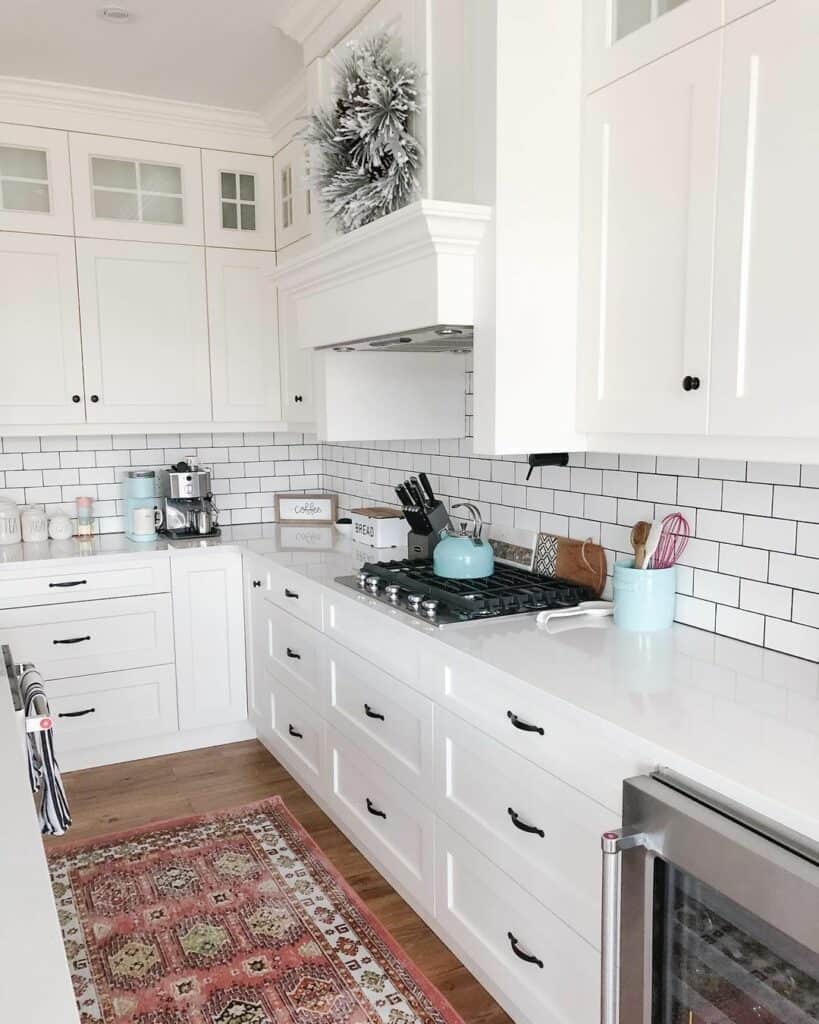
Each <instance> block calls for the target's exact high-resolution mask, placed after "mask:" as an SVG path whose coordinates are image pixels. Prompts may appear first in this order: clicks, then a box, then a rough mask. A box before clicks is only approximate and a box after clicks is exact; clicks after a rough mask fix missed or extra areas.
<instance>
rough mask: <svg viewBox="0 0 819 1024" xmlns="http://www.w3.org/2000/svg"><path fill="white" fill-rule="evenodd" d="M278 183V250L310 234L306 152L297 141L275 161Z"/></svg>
mask: <svg viewBox="0 0 819 1024" xmlns="http://www.w3.org/2000/svg"><path fill="white" fill-rule="evenodd" d="M273 173H274V176H275V182H276V248H277V249H284V248H285V247H286V246H288V245H290V244H291V243H293V242H297V241H298V240H299V239H300V238H304V237H305V236H307V235H309V234H310V218H311V215H312V195H311V193H310V189H309V188H308V187H307V158H306V148H305V145H304V142H302V140H301V139H298V138H296V139H293V140H292V141H291V142H289V143H288V144H287V145H286V146H285V147H284V149H282V150H280V151H279V152H278V153H277V154H276V156H275V157H274V159H273Z"/></svg>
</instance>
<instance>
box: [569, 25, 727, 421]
mask: <svg viewBox="0 0 819 1024" xmlns="http://www.w3.org/2000/svg"><path fill="white" fill-rule="evenodd" d="M720 54H721V43H720V36H719V34H714V35H711V36H708V37H707V38H705V39H702V40H700V41H699V42H697V43H692V44H691V45H690V46H686V47H685V48H684V49H682V50H679V51H677V52H676V53H673V54H671V55H670V56H668V57H666V58H665V59H664V60H661V61H658V62H657V63H656V64H652V65H651V66H650V67H647V68H644V69H642V70H641V71H638V72H636V73H635V74H633V75H630V76H629V77H628V78H625V79H623V80H622V81H621V82H617V83H616V84H615V85H612V86H610V87H609V88H607V89H604V90H602V91H601V92H599V93H596V94H595V95H594V96H591V97H589V99H588V101H587V103H588V106H587V121H586V144H585V155H584V195H585V199H584V209H583V228H582V232H583V236H582V256H581V275H582V282H581V287H582V299H581V313H580V352H579V366H578V371H579V376H578V428H579V429H580V430H587V431H601V432H612V433H614V432H621V431H622V432H626V433H628V432H645V433H651V434H681V433H684V434H688V433H703V432H704V431H705V427H706V409H707V389H708V357H709V337H710V330H711V285H712V264H713V233H714V202H715V193H716V185H717V149H718V131H719V90H720ZM687 377H688V378H693V379H694V380H693V382H692V380H689V381H685V378H687ZM686 384H688V385H692V384H693V386H691V387H689V388H687V389H686V387H685V385H686Z"/></svg>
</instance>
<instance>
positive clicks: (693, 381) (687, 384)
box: [682, 377, 700, 391]
mask: <svg viewBox="0 0 819 1024" xmlns="http://www.w3.org/2000/svg"><path fill="white" fill-rule="evenodd" d="M682 385H683V391H699V388H700V379H699V377H683V382H682Z"/></svg>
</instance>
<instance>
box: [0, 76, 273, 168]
mask: <svg viewBox="0 0 819 1024" xmlns="http://www.w3.org/2000/svg"><path fill="white" fill-rule="evenodd" d="M0 121H5V122H9V123H11V124H29V125H37V126H39V127H45V128H58V129H61V130H63V131H78V132H88V133H93V134H100V135H116V136H119V137H121V138H135V139H147V140H150V141H152V142H169V143H175V144H178V145H187V146H201V147H202V148H205V149H229V150H233V151H236V152H246V153H258V154H260V155H268V156H269V155H272V152H273V149H272V138H271V131H270V127H269V126H268V124H267V121H266V119H265V118H264V117H263V116H262V114H260V113H257V112H255V111H250V110H232V109H230V108H227V107H211V106H207V105H206V104H202V103H188V102H185V101H182V100H168V99H160V98H157V97H153V96H141V95H138V94H136V93H126V92H114V91H111V90H107V89H93V88H89V87H87V86H80V85H69V84H66V83H64V82H46V81H41V80H39V79H31V78H13V77H9V76H0Z"/></svg>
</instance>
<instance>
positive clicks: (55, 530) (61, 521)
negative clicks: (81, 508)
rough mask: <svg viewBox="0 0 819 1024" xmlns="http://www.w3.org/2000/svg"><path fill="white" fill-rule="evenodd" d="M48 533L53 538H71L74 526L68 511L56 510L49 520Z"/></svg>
mask: <svg viewBox="0 0 819 1024" xmlns="http://www.w3.org/2000/svg"><path fill="white" fill-rule="evenodd" d="M48 535H49V537H50V538H51V539H52V540H71V538H72V537H73V536H74V527H73V526H72V525H71V516H70V515H68V513H67V512H55V513H54V515H53V516H52V517H51V518H50V519H49V521H48Z"/></svg>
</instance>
